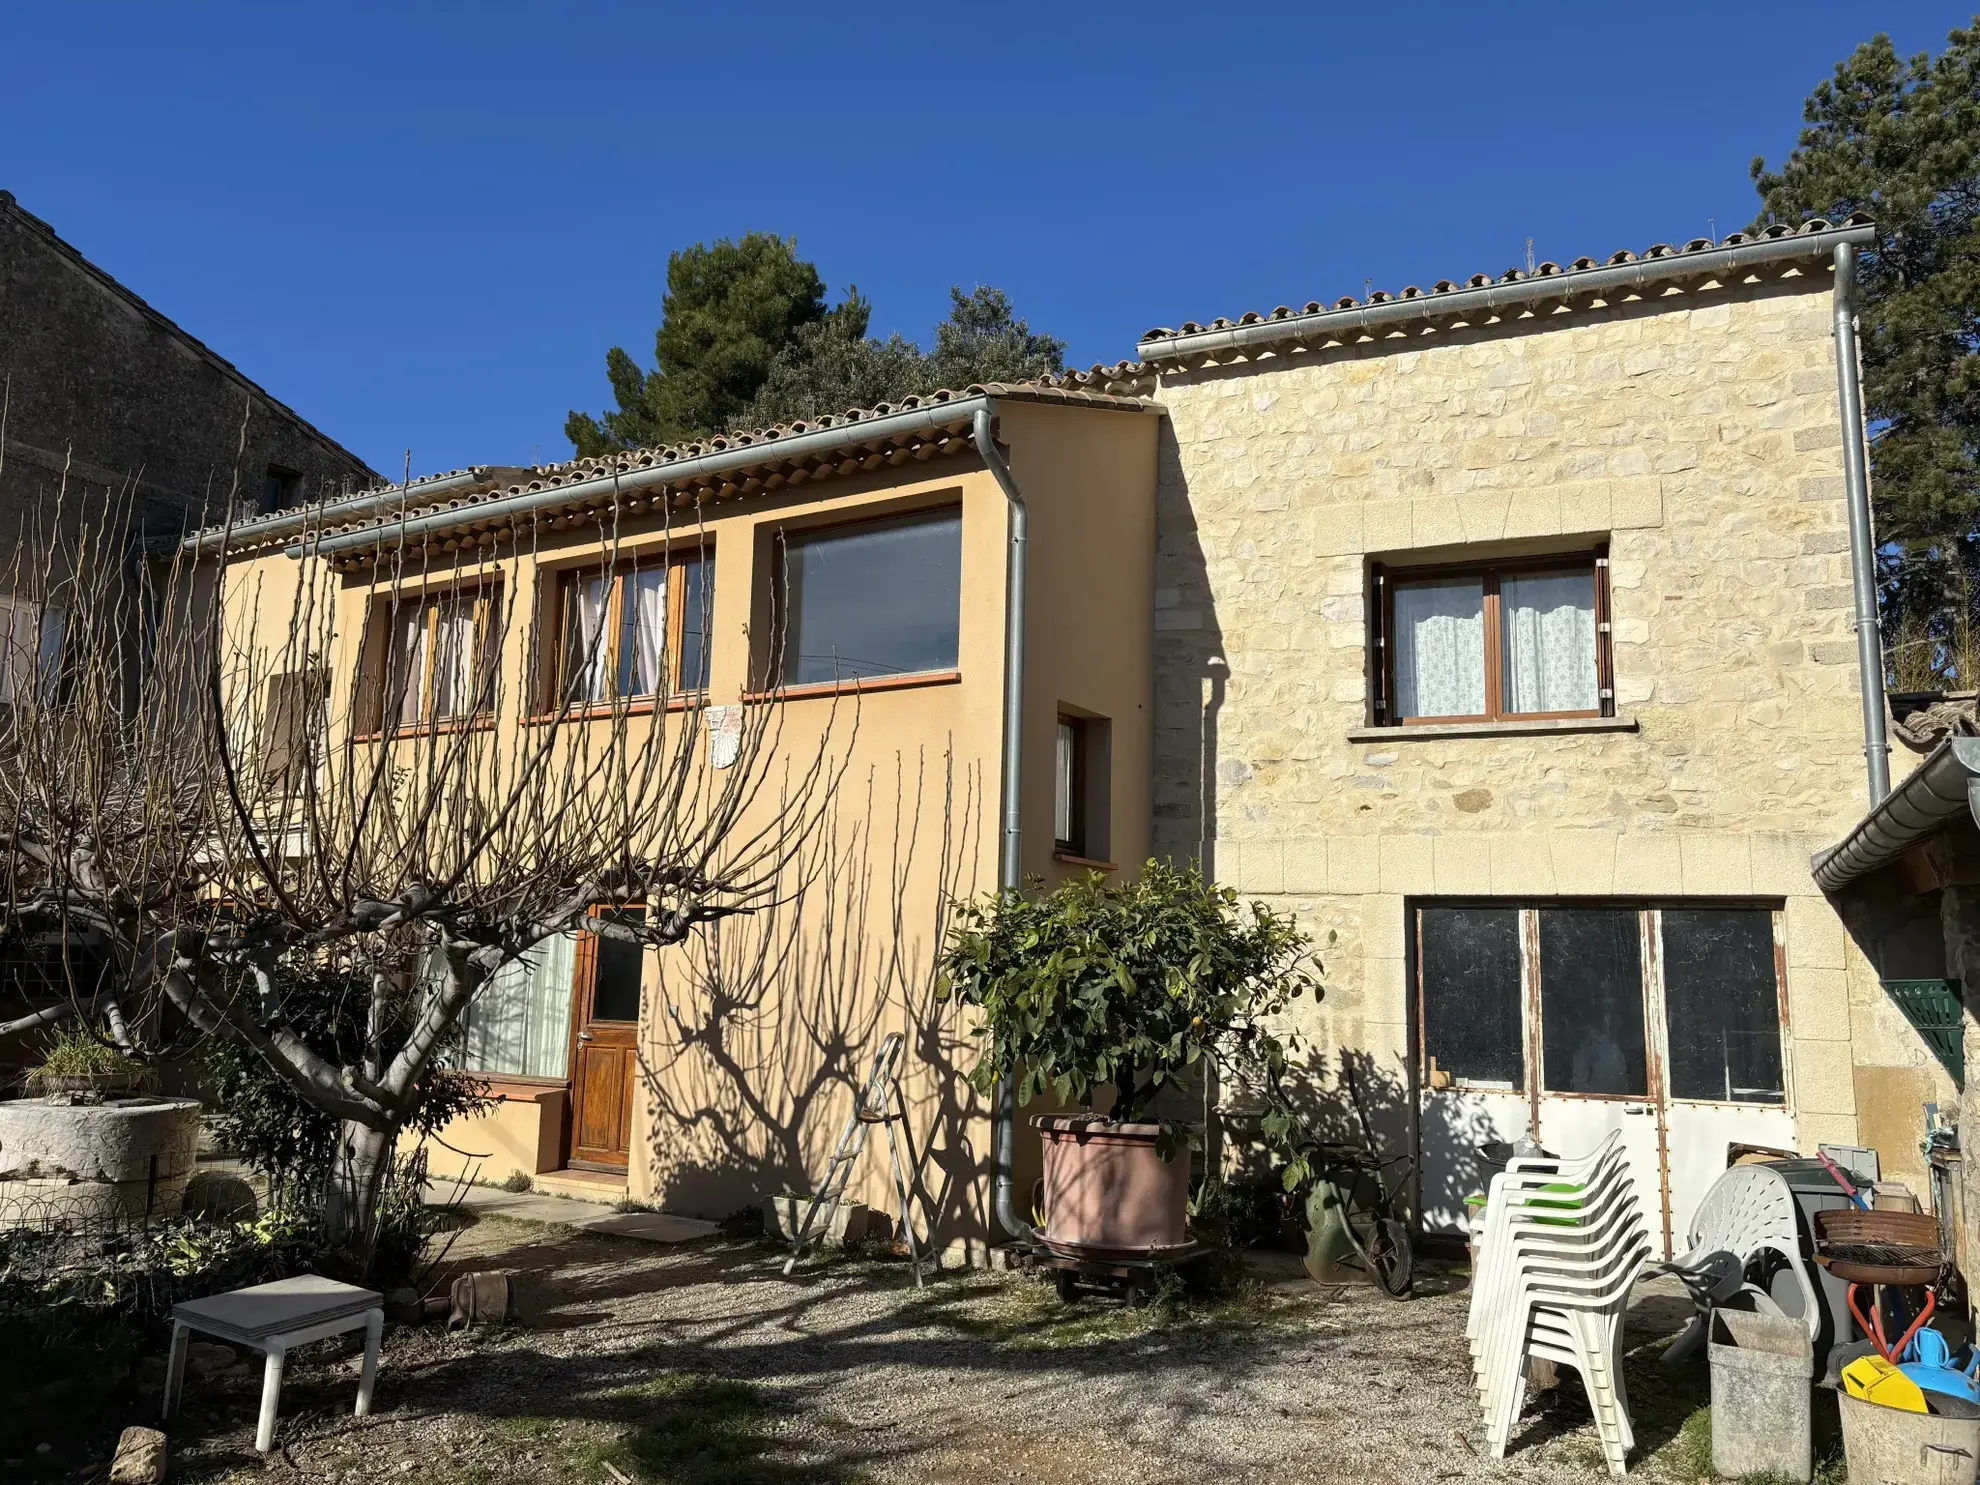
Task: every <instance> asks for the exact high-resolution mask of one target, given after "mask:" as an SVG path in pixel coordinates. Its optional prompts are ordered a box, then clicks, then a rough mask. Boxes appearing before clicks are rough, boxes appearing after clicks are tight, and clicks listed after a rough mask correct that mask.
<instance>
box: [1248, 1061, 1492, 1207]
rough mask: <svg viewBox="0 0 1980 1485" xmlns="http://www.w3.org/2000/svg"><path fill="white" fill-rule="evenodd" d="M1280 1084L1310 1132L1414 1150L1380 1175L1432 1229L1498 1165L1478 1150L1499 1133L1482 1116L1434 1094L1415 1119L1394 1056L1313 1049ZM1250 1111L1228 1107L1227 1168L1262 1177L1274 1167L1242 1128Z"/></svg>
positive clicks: (1401, 1151)
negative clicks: (1388, 1059)
mask: <svg viewBox="0 0 1980 1485" xmlns="http://www.w3.org/2000/svg"><path fill="white" fill-rule="evenodd" d="M1285 1091H1286V1094H1287V1096H1288V1097H1289V1098H1290V1100H1291V1102H1292V1105H1293V1107H1294V1109H1295V1110H1296V1111H1297V1112H1298V1113H1299V1115H1300V1118H1301V1119H1302V1120H1303V1121H1304V1123H1305V1126H1306V1128H1307V1130H1308V1132H1309V1133H1311V1134H1312V1136H1313V1137H1314V1138H1315V1139H1318V1140H1321V1141H1323V1142H1327V1143H1340V1144H1352V1145H1360V1144H1363V1143H1372V1144H1373V1146H1374V1149H1375V1153H1376V1154H1377V1155H1378V1156H1379V1157H1380V1158H1381V1159H1383V1160H1385V1161H1388V1160H1396V1159H1397V1157H1414V1160H1413V1163H1408V1164H1405V1163H1402V1162H1400V1161H1398V1163H1397V1164H1394V1165H1391V1166H1390V1167H1388V1169H1387V1170H1385V1172H1384V1180H1385V1183H1386V1184H1387V1185H1388V1186H1389V1187H1390V1188H1391V1189H1394V1187H1395V1186H1396V1183H1397V1182H1398V1181H1399V1180H1401V1181H1403V1182H1404V1190H1403V1196H1404V1200H1405V1202H1406V1204H1407V1205H1408V1206H1409V1207H1410V1208H1411V1209H1412V1210H1413V1211H1415V1212H1417V1213H1419V1214H1421V1215H1423V1216H1425V1217H1427V1218H1428V1219H1429V1220H1430V1225H1431V1227H1432V1228H1433V1229H1436V1228H1442V1227H1447V1226H1448V1225H1449V1223H1450V1218H1451V1217H1457V1218H1461V1217H1462V1216H1463V1213H1464V1199H1465V1197H1467V1196H1470V1195H1473V1194H1474V1193H1482V1192H1483V1191H1484V1190H1485V1185H1486V1182H1487V1181H1489V1180H1490V1179H1491V1177H1492V1174H1493V1172H1494V1171H1495V1170H1496V1169H1497V1167H1496V1166H1493V1165H1490V1164H1488V1163H1487V1162H1486V1161H1485V1159H1484V1158H1483V1157H1482V1156H1481V1155H1480V1154H1479V1146H1480V1145H1482V1144H1484V1143H1486V1142H1487V1141H1489V1140H1495V1139H1497V1138H1498V1137H1499V1136H1498V1135H1497V1133H1495V1132H1494V1130H1493V1128H1492V1126H1491V1125H1490V1124H1489V1123H1488V1122H1487V1121H1486V1120H1485V1119H1483V1118H1482V1117H1481V1116H1479V1115H1478V1114H1477V1113H1476V1112H1475V1111H1474V1112H1470V1113H1467V1112H1466V1111H1464V1110H1462V1109H1460V1108H1458V1107H1457V1106H1456V1105H1455V1104H1454V1103H1453V1102H1451V1101H1449V1100H1445V1099H1432V1100H1430V1101H1429V1104H1428V1106H1427V1107H1425V1108H1424V1109H1423V1111H1422V1113H1421V1114H1420V1116H1418V1117H1417V1118H1416V1119H1414V1120H1413V1119H1412V1117H1411V1104H1412V1102H1413V1094H1412V1092H1411V1089H1410V1083H1409V1077H1408V1073H1407V1069H1406V1068H1405V1067H1403V1066H1402V1065H1400V1064H1399V1063H1396V1062H1393V1061H1391V1062H1388V1063H1386V1064H1384V1063H1383V1062H1380V1061H1378V1060H1377V1058H1376V1057H1375V1055H1374V1054H1373V1053H1371V1052H1366V1051H1362V1050H1359V1049H1355V1048H1349V1047H1341V1048H1338V1049H1336V1050H1335V1052H1334V1053H1333V1055H1332V1056H1331V1057H1329V1056H1328V1055H1327V1054H1326V1053H1324V1052H1314V1053H1312V1054H1311V1055H1310V1056H1309V1057H1308V1059H1307V1061H1306V1063H1305V1065H1304V1066H1302V1067H1301V1068H1300V1069H1299V1070H1298V1071H1297V1072H1296V1073H1295V1074H1294V1075H1293V1076H1291V1077H1289V1078H1288V1079H1287V1080H1286V1083H1285ZM1253 1118H1255V1114H1254V1113H1246V1112H1241V1111H1232V1110H1227V1111H1226V1113H1225V1115H1224V1120H1225V1132H1224V1138H1225V1141H1226V1149H1227V1152H1228V1153H1227V1156H1226V1169H1227V1170H1229V1171H1231V1172H1233V1173H1234V1174H1236V1175H1239V1176H1249V1177H1263V1176H1266V1175H1268V1174H1270V1173H1271V1161H1270V1158H1269V1156H1268V1154H1267V1152H1266V1150H1265V1148H1264V1147H1263V1145H1262V1144H1260V1143H1259V1142H1258V1140H1257V1138H1256V1135H1255V1132H1254V1131H1253V1130H1251V1129H1248V1128H1247V1125H1248V1123H1249V1121H1250V1120H1251V1119H1253ZM1364 1131H1367V1134H1364ZM1412 1131H1414V1138H1413V1137H1412ZM1419 1142H1420V1143H1419Z"/></svg>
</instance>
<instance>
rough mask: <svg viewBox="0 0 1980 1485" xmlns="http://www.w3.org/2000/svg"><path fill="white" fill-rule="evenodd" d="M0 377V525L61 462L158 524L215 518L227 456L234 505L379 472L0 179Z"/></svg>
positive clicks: (267, 501)
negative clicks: (1, 426) (1, 445)
mask: <svg viewBox="0 0 1980 1485" xmlns="http://www.w3.org/2000/svg"><path fill="white" fill-rule="evenodd" d="M0 383H4V385H5V387H6V403H7V416H6V429H5V433H6V447H5V455H4V459H0V466H4V467H0V533H3V534H4V535H5V537H6V538H7V539H9V540H11V538H12V536H13V534H14V532H15V530H16V529H17V528H18V526H19V523H20V522H21V520H22V519H23V517H25V516H27V515H28V514H29V513H30V512H35V511H47V510H49V509H50V508H51V503H52V502H53V500H54V498H55V493H56V491H57V490H58V489H59V488H60V486H61V484H62V481H63V478H64V472H65V471H66V477H67V480H68V488H69V490H70V492H71V494H72V496H74V497H75V498H78V499H92V500H97V501H100V500H102V499H103V497H104V495H105V492H111V493H113V494H122V493H124V492H126V491H128V492H129V493H130V494H131V495H133V496H134V497H135V499H136V500H137V502H138V503H139V507H140V514H141V519H142V523H143V526H144V528H145V529H146V530H148V531H153V532H161V533H162V532H176V531H178V530H181V529H183V528H184V527H185V525H186V524H187V523H188V522H189V521H196V520H197V519H199V517H200V515H201V513H202V510H204V512H205V514H206V517H207V519H209V520H213V519H217V518H218V516H219V515H220V514H221V512H220V511H219V509H218V507H217V505H216V502H224V500H225V498H226V495H227V492H228V491H229V489H230V488H232V487H233V485H234V482H235V467H236V464H237V463H238V466H239V491H240V493H239V499H240V503H241V505H242V507H243V508H244V509H253V510H266V509H273V508H274V507H276V506H280V505H296V504H300V503H301V502H303V501H305V500H310V499H320V498H322V497H323V496H324V495H326V494H338V493H349V492H350V491H353V490H356V489H361V488H366V487H369V486H372V485H376V484H379V483H382V481H380V479H379V478H378V476H377V475H376V474H374V473H373V472H372V471H371V469H370V468H368V467H367V466H366V465H365V463H364V461H363V460H362V459H360V458H358V457H357V455H355V454H353V453H351V452H350V450H348V449H346V448H343V447H342V446H340V445H339V444H338V443H337V442H336V441H335V440H333V439H331V438H330V437H329V436H327V435H326V434H324V433H322V432H320V431H319V430H317V429H316V428H314V427H312V426H311V425H310V424H309V423H308V422H307V421H305V420H304V419H303V417H302V416H301V415H300V414H299V413H297V412H296V411H295V410H294V409H292V408H289V407H286V406H284V405H283V404H282V403H280V402H278V401H277V400H276V399H275V398H273V397H271V396H269V394H268V393H267V392H266V391H264V390H263V389H262V388H260V387H258V386H256V385H255V384H254V383H253V382H251V381H250V380H248V378H247V377H246V376H244V375H242V374H241V372H240V371H239V370H238V369H237V368H236V367H234V366H233V365H232V364H231V363H229V362H228V361H225V360H223V359H222V358H221V357H220V356H219V355H218V354H216V353H215V352H214V351H212V350H211V349H209V348H208V347H207V346H205V345H203V344H201V343H200V342H199V341H198V340H196V339H194V338H193V336H192V335H190V334H188V333H187V332H186V331H185V330H184V329H182V328H180V327H179V326H178V325H176V324H174V323H173V322H172V321H171V320H169V319H167V318H166V317H165V316H164V315H162V314H160V313H159V312H158V311H157V310H155V309H153V308H152V307H151V306H150V305H148V304H146V303H145V302H144V300H142V299H140V298H139V297H138V296H137V295H136V294H134V293H132V292H131V291H130V290H129V289H127V288H125V287H124V286H123V285H122V284H120V283H118V282H117V281H116V280H115V279H114V278H112V277H111V276H110V275H109V274H107V273H105V272H104V271H103V270H102V269H101V268H98V267H97V266H96V265H95V264H93V263H91V262H90V261H89V260H88V259H87V258H85V257H84V256H83V255H82V253H80V252H79V251H78V250H77V249H76V248H75V247H73V246H71V245H70V244H69V243H67V242H64V241H63V240H62V239H61V238H60V237H59V236H57V235H56V232H55V229H54V228H53V227H51V226H49V224H48V223H46V222H44V221H42V220H41V219H40V218H39V217H37V216H34V215H32V214H31V213H29V212H28V211H27V210H26V209H25V208H23V207H22V206H21V204H20V203H19V202H18V201H16V200H15V199H14V196H13V193H12V192H10V191H0ZM244 419H245V423H246V427H245V434H244V433H243V427H242V424H243V420H244ZM237 447H238V448H240V449H241V452H240V454H239V456H238V459H237V457H236V449H237Z"/></svg>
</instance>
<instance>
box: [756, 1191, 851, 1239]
mask: <svg viewBox="0 0 1980 1485" xmlns="http://www.w3.org/2000/svg"><path fill="white" fill-rule="evenodd" d="M809 1210H811V1198H810V1197H808V1196H792V1195H790V1194H789V1193H785V1194H783V1195H780V1196H766V1197H764V1198H763V1230H764V1231H765V1232H768V1233H773V1234H775V1235H776V1236H778V1237H780V1238H782V1239H783V1240H784V1241H785V1242H787V1243H788V1242H795V1241H796V1240H797V1235H798V1229H799V1228H800V1227H802V1226H804V1214H805V1213H806V1212H808V1211H809ZM872 1226H873V1211H872V1209H871V1208H870V1207H868V1206H867V1205H866V1203H865V1202H863V1201H842V1202H840V1203H839V1204H838V1205H836V1206H830V1207H826V1208H825V1209H824V1210H823V1211H821V1212H820V1213H819V1214H818V1220H817V1221H816V1222H814V1223H812V1224H811V1237H810V1238H809V1239H808V1241H810V1242H814V1243H819V1244H822V1245H828V1246H831V1247H834V1248H843V1247H845V1246H846V1245H847V1244H848V1243H857V1242H860V1241H862V1240H863V1239H864V1238H865V1237H866V1235H867V1233H868V1232H870V1231H871V1230H872Z"/></svg>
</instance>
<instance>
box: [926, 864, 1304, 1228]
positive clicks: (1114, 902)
mask: <svg viewBox="0 0 1980 1485" xmlns="http://www.w3.org/2000/svg"><path fill="white" fill-rule="evenodd" d="M1318 970H1319V965H1318V963H1317V962H1315V961H1314V960H1313V958H1312V956H1311V954H1310V952H1309V946H1308V941H1307V938H1306V935H1305V934H1304V933H1302V932H1301V931H1300V930H1299V928H1298V926H1297V925H1296V924H1295V923H1294V922H1293V920H1292V919H1291V918H1290V917H1288V916H1285V915H1283V914H1280V913H1276V912H1274V911H1273V910H1272V909H1271V908H1269V907H1267V906H1266V905H1264V904H1263V903H1258V902H1253V903H1249V904H1244V903H1240V901H1239V900H1238V895H1237V893H1236V892H1234V891H1232V890H1231V889H1230V888H1228V887H1218V886H1214V885H1212V884H1210V883H1207V882H1205V881H1204V880H1203V877H1202V874H1201V872H1200V871H1199V870H1198V869H1197V868H1196V867H1195V866H1194V865H1190V866H1180V867H1178V866H1172V865H1170V864H1168V863H1166V862H1159V861H1151V862H1149V863H1148V864H1147V865H1146V866H1145V867H1144V868H1143V869H1142V872H1141V875H1140V877H1139V878H1138V879H1137V880H1135V881H1131V882H1121V883H1117V884H1115V883H1109V882H1108V881H1107V880H1106V879H1105V878H1104V877H1102V876H1101V875H1100V874H1098V873H1092V874H1090V875H1088V876H1086V877H1084V878H1081V879H1079V880H1076V881H1070V882H1067V883H1065V884H1063V885H1062V886H1060V887H1059V888H1057V889H1056V890H1054V891H1052V892H1050V893H1044V894H1039V893H1038V892H1036V891H1035V890H1034V891H1033V892H1032V893H1030V894H1028V895H1027V894H1025V893H1018V892H1006V893H1002V894H999V895H996V896H992V897H988V898H985V899H981V900H979V901H976V902H969V903H964V904H962V905H961V906H960V907H959V908H958V909H957V918H956V925H955V927H954V928H953V929H952V930H951V933H950V938H949V942H948V944H947V946H946V949H945V951H944V955H943V960H942V993H943V994H944V995H945V996H949V997H953V998H954V999H955V1000H957V1001H958V1002H960V1003H961V1004H963V1005H967V1006H972V1007H975V1008H976V1009H977V1010H979V1011H980V1012H981V1013H982V1015H981V1020H980V1023H979V1025H978V1026H977V1028H976V1034H977V1035H978V1036H979V1037H980V1038H981V1039H982V1040H983V1043H984V1046H983V1051H982V1056H981V1058H980V1060H979V1061H978V1063H977V1065H976V1067H975V1069H974V1070H973V1072H972V1074H971V1078H972V1081H973V1082H974V1083H975V1085H976V1086H977V1088H978V1089H980V1090H982V1091H985V1092H987V1091H988V1090H989V1089H990V1088H991V1087H992V1085H994V1084H995V1083H996V1082H998V1081H999V1080H1000V1079H1004V1078H1011V1079H1014V1080H1015V1081H1016V1087H1017V1092H1018V1099H1019V1101H1020V1102H1026V1103H1028V1102H1029V1101H1030V1100H1031V1099H1032V1098H1034V1097H1036V1096H1038V1095H1039V1094H1042V1093H1044V1092H1046V1091H1047V1090H1048V1089H1049V1090H1050V1091H1051V1092H1052V1093H1053V1094H1054V1095H1056V1096H1057V1097H1058V1098H1059V1099H1060V1100H1061V1101H1062V1102H1068V1103H1082V1104H1086V1105H1088V1106H1089V1107H1090V1106H1091V1103H1092V1099H1093V1096H1094V1093H1095V1092H1096V1090H1098V1089H1099V1088H1100V1087H1101V1086H1102V1085H1103V1084H1111V1085H1112V1086H1113V1088H1114V1090H1115V1097H1114V1103H1113V1108H1112V1111H1111V1115H1110V1117H1112V1118H1114V1119H1116V1120H1119V1121H1121V1122H1124V1123H1132V1122H1137V1121H1141V1120H1143V1119H1145V1118H1146V1116H1147V1114H1148V1112H1149V1110H1150V1108H1151V1107H1152V1105H1153V1104H1154V1101H1155V1099H1156V1098H1157V1096H1158V1095H1159V1094H1160V1093H1161V1092H1162V1090H1163V1089H1164V1088H1166V1087H1169V1086H1171V1085H1174V1084H1176V1083H1177V1082H1178V1081H1182V1080H1189V1079H1194V1078H1197V1077H1199V1076H1201V1075H1202V1074H1203V1072H1204V1071H1205V1070H1206V1069H1207V1068H1210V1067H1214V1068H1216V1069H1217V1071H1218V1073H1219V1074H1220V1075H1221V1076H1222V1077H1224V1078H1225V1079H1226V1080H1235V1081H1236V1082H1237V1083H1238V1084H1239V1085H1241V1086H1244V1087H1247V1088H1249V1089H1252V1090H1254V1091H1256V1092H1257V1093H1258V1094H1259V1095H1261V1096H1262V1097H1263V1098H1264V1100H1265V1102H1266V1108H1265V1112H1264V1114H1263V1116H1262V1118H1261V1120H1260V1125H1259V1127H1260V1132H1261V1134H1262V1135H1263V1136H1264V1138H1265V1140H1266V1142H1267V1143H1268V1144H1269V1145H1270V1146H1271V1147H1272V1148H1273V1149H1274V1150H1275V1151H1276V1153H1277V1154H1278V1155H1279V1157H1280V1159H1281V1162H1282V1178H1283V1180H1284V1182H1285V1185H1286V1189H1287V1190H1292V1189H1293V1188H1294V1187H1296V1186H1298V1185H1300V1184H1301V1183H1302V1182H1304V1181H1305V1180H1307V1179H1308V1178H1309V1176H1310V1174H1311V1173H1310V1171H1309V1169H1308V1166H1307V1161H1306V1158H1305V1156H1304V1155H1303V1154H1302V1153H1301V1151H1300V1148H1299V1147H1300V1144H1301V1141H1302V1133H1303V1131H1302V1126H1301V1122H1300V1120H1299V1117H1298V1115H1297V1114H1296V1113H1295V1112H1294V1111H1293V1109H1292V1107H1291V1106H1290V1104H1289V1103H1288V1102H1287V1101H1286V1100H1285V1098H1284V1097H1283V1096H1282V1095H1281V1093H1280V1091H1279V1090H1280V1083H1281V1080H1282V1078H1283V1076H1284V1074H1285V1072H1286V1069H1287V1067H1288V1065H1289V1057H1290V1052H1291V1047H1292V1044H1291V1042H1290V1040H1289V1039H1288V1038H1286V1037H1282V1036H1281V1035H1280V1034H1279V1033H1277V1032H1276V1031H1274V1030H1273V1029H1271V1027H1270V1025H1269V1023H1270V1022H1271V1021H1272V1019H1273V1018H1275V1017H1277V1016H1279V1015H1280V1014H1281V1013H1282V1012H1284V1011H1285V1010H1286V1008H1287V1007H1288V1006H1289V1005H1291V1003H1292V1002H1293V1001H1295V1000H1297V999H1299V998H1301V997H1302V996H1304V995H1306V994H1308V993H1311V994H1312V995H1313V996H1314V998H1315V999H1318V998H1319V996H1320V994H1321V989H1320V985H1319V982H1318V979H1317V978H1316V976H1317V972H1318ZM1182 1133H1183V1131H1182V1129H1181V1127H1180V1126H1179V1125H1174V1124H1167V1123H1165V1126H1164V1151H1163V1153H1164V1154H1165V1155H1172V1154H1173V1153H1174V1151H1175V1149H1176V1148H1178V1146H1179V1145H1180V1143H1181V1137H1182Z"/></svg>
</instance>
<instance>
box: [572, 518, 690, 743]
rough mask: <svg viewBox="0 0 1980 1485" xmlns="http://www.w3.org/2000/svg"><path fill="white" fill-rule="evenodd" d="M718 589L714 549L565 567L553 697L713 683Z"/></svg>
mask: <svg viewBox="0 0 1980 1485" xmlns="http://www.w3.org/2000/svg"><path fill="white" fill-rule="evenodd" d="M714 589H715V558H714V555H713V554H712V553H708V552H705V551H700V550H697V551H692V552H686V553H681V554H677V555H675V556H673V557H671V558H661V557H656V558H654V559H651V560H649V561H648V562H646V563H645V564H640V563H636V562H635V563H631V564H627V565H622V566H617V567H613V568H611V569H609V570H607V569H603V568H594V569H592V570H590V571H588V572H569V573H565V574H563V576H562V577H560V578H559V579H558V583H557V610H556V616H555V624H554V632H555V633H556V634H557V637H558V638H557V645H556V649H555V657H554V664H555V672H556V673H555V676H554V678H553V682H552V685H551V687H550V689H551V692H552V699H553V704H554V703H555V702H562V703H573V704H577V705H589V704H592V703H597V702H611V701H616V700H619V699H622V698H630V697H648V696H654V697H658V696H669V695H674V694H677V693H680V692H686V691H702V690H706V689H707V686H708V648H709V646H708V637H709V606H710V604H711V603H712V601H713V598H714Z"/></svg>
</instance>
